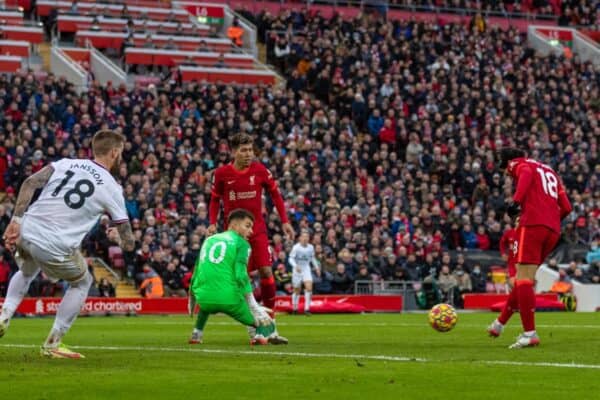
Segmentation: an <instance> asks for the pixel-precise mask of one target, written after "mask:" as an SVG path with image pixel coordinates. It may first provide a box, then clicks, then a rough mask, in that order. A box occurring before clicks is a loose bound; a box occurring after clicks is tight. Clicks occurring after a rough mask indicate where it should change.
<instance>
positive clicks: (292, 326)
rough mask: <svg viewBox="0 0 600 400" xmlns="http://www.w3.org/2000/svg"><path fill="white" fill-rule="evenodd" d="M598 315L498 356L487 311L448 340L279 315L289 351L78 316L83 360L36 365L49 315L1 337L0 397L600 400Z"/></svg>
mask: <svg viewBox="0 0 600 400" xmlns="http://www.w3.org/2000/svg"><path fill="white" fill-rule="evenodd" d="M599 317H600V315H599V314H584V313H582V314H574V313H540V314H538V315H537V323H538V332H539V333H540V336H541V339H542V345H541V346H540V347H538V348H534V349H523V350H508V349H507V346H508V345H509V344H511V343H512V342H513V341H514V339H515V337H516V335H517V334H518V333H519V325H520V324H519V320H518V315H517V316H516V318H515V319H514V320H513V321H511V322H512V323H511V324H510V325H509V326H508V328H507V329H506V331H505V333H504V335H503V336H502V337H501V338H498V339H495V340H494V339H490V338H488V337H487V336H486V335H485V327H486V325H487V324H488V323H489V322H490V321H491V320H492V319H493V315H492V314H483V313H482V314H460V316H459V322H458V325H457V326H456V328H455V329H454V330H453V331H451V332H448V333H438V332H435V331H434V330H433V329H431V328H430V327H429V326H428V325H427V322H426V315H424V314H403V315H396V314H379V315H377V314H366V315H323V316H319V315H315V316H312V317H304V316H287V315H281V316H278V323H279V330H280V333H281V334H283V335H285V336H287V337H288V338H289V339H290V344H289V345H288V346H263V347H250V346H249V345H248V344H247V343H248V341H247V335H246V331H245V329H244V328H243V327H241V326H239V325H237V324H236V323H234V322H233V321H232V320H230V319H228V318H227V317H222V316H216V317H211V319H210V320H209V323H208V326H207V330H206V332H205V343H204V344H203V345H199V346H190V345H188V344H187V337H188V335H189V333H190V330H191V326H192V321H191V320H190V319H189V318H186V317H181V316H178V317H174V316H170V317H131V318H127V317H93V318H80V319H79V320H78V321H77V322H76V324H75V326H74V327H73V329H72V330H71V332H70V333H69V334H68V336H67V337H66V338H65V342H66V343H67V344H69V345H71V346H72V348H76V349H77V350H78V351H81V352H82V353H83V354H85V355H86V356H87V358H86V359H84V360H48V359H43V358H40V356H39V345H40V344H41V343H42V342H43V340H44V339H45V337H46V334H47V331H48V330H49V328H50V326H51V324H52V320H51V319H15V320H13V322H12V325H11V327H10V329H9V331H8V333H7V335H6V336H5V337H4V338H2V339H0V384H1V385H2V386H1V389H0V399H19V400H29V399H59V398H60V399H141V398H144V399H182V400H187V399H228V398H235V399H252V400H257V399H282V400H285V399H304V400H306V399H313V398H327V399H370V398H371V399H374V400H375V399H376V400H379V399H387V398H394V399H412V398H418V399H508V398H511V399H527V400H532V399H544V400H549V399H563V400H564V399H569V400H571V399H592V398H599V396H600V395H599V394H598V393H600V319H599Z"/></svg>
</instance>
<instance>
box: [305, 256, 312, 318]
mask: <svg viewBox="0 0 600 400" xmlns="http://www.w3.org/2000/svg"><path fill="white" fill-rule="evenodd" d="M302 283H303V284H304V315H311V314H310V303H311V301H312V289H313V285H312V283H313V281H312V272H311V270H310V267H309V266H306V267H305V268H304V270H303V271H302Z"/></svg>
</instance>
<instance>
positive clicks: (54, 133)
mask: <svg viewBox="0 0 600 400" xmlns="http://www.w3.org/2000/svg"><path fill="white" fill-rule="evenodd" d="M255 20H256V21H257V25H258V28H259V30H260V31H262V32H263V33H265V32H268V31H271V30H273V29H275V30H284V31H288V32H294V34H284V35H281V36H280V35H277V34H273V35H267V37H268V39H269V40H268V42H267V54H268V57H269V60H270V61H271V62H273V63H274V64H276V65H278V66H279V67H280V68H281V69H282V73H284V74H285V76H286V77H287V78H288V81H287V86H286V87H283V88H281V87H275V88H271V87H265V86H256V87H234V86H216V85H210V84H199V83H189V84H177V83H176V82H174V81H167V82H165V83H164V84H160V85H157V86H155V85H150V86H148V87H142V86H137V87H135V88H134V89H133V90H129V91H128V90H127V89H126V88H125V87H124V86H123V87H114V86H112V85H108V86H105V87H101V86H100V85H98V84H96V83H92V85H91V88H90V90H89V92H88V93H84V94H81V95H77V94H76V92H75V91H74V88H73V86H72V85H70V84H69V83H68V82H66V81H65V80H64V79H63V78H60V77H55V76H53V75H52V74H49V75H48V76H47V78H45V79H36V78H35V77H34V76H33V75H32V74H27V75H25V76H14V77H7V76H5V75H2V76H0V145H1V147H0V191H1V192H4V193H5V195H4V198H3V199H2V201H0V207H2V208H1V210H0V224H4V225H5V224H6V222H7V220H8V217H9V216H10V214H11V212H12V209H13V207H14V202H15V198H16V193H18V190H19V187H20V185H21V183H22V182H23V180H24V179H25V178H26V177H27V176H29V175H30V174H31V173H34V172H36V171H38V170H39V169H40V168H42V167H43V165H45V164H46V163H48V162H51V161H53V160H56V159H58V158H61V157H90V156H91V151H90V138H91V136H92V135H93V133H94V132H96V131H97V130H98V129H102V128H110V129H116V130H119V131H120V132H122V133H123V134H124V135H125V136H126V137H127V143H126V146H125V151H124V161H123V164H122V166H121V169H120V172H119V174H118V176H117V179H118V181H119V182H120V183H121V184H122V185H123V188H124V190H125V201H126V207H127V210H128V213H129V216H130V218H131V222H132V226H133V231H134V234H135V236H136V239H137V241H138V242H137V249H136V251H135V252H133V253H129V254H125V255H124V257H125V273H126V274H127V276H128V277H129V278H130V279H131V280H133V281H135V282H136V283H137V284H138V285H140V286H143V289H144V291H145V293H146V295H148V291H147V290H146V288H147V284H146V286H144V285H145V284H144V282H146V281H147V280H148V279H150V278H152V279H153V282H158V280H157V279H154V278H155V275H156V277H158V278H159V279H160V281H161V286H162V288H161V290H164V292H165V293H167V295H181V294H183V291H182V290H185V288H186V285H187V283H186V282H187V280H189V274H190V272H191V270H192V269H193V266H194V263H195V259H196V256H197V253H198V250H199V248H200V245H201V243H202V240H203V239H204V237H205V235H206V228H207V226H208V216H207V204H208V200H209V196H210V180H211V174H212V171H213V170H214V168H216V167H217V166H219V165H222V164H223V163H226V162H228V161H229V146H228V142H227V138H228V137H229V136H230V135H231V134H232V133H235V132H239V131H244V132H248V133H250V134H252V135H254V136H255V138H256V140H257V141H256V142H257V157H258V159H259V160H260V161H262V162H263V163H264V164H265V165H266V166H267V167H268V168H269V169H270V170H271V171H272V172H273V174H274V176H275V177H276V178H277V179H278V181H279V188H280V190H281V192H282V194H283V196H284V199H285V203H286V207H287V210H288V211H289V214H290V217H291V221H292V223H293V225H294V226H295V228H296V229H297V230H300V229H308V230H309V231H310V233H311V240H312V243H313V244H314V245H315V249H316V252H317V259H318V260H319V261H320V263H321V268H320V270H319V272H317V273H316V276H315V291H316V292H320V293H347V292H351V291H352V290H353V289H354V281H355V280H356V279H360V280H363V279H366V280H370V279H374V280H405V281H411V280H423V279H426V278H427V277H430V276H433V277H435V278H436V279H440V280H441V281H444V280H445V279H446V278H447V281H448V282H449V284H450V285H451V286H452V287H454V284H456V285H455V286H456V287H457V288H458V290H459V291H460V292H465V291H484V290H485V276H486V274H485V268H482V266H475V265H469V264H468V262H466V261H465V260H464V258H465V257H463V256H462V254H463V253H464V254H469V253H471V252H478V251H486V250H498V245H499V241H500V238H501V236H502V233H503V231H504V230H505V229H506V228H507V227H509V226H510V225H511V220H510V219H509V218H508V217H507V216H506V215H505V213H504V200H505V198H506V197H507V196H510V195H511V191H512V189H511V182H510V181H509V180H508V179H507V178H505V177H504V176H503V175H502V173H501V172H500V171H499V170H498V169H497V168H496V166H495V163H494V151H495V150H496V149H498V148H499V147H501V146H507V145H510V146H519V147H523V148H526V149H527V151H528V152H529V153H530V155H531V156H532V157H533V158H536V159H539V160H541V161H543V162H546V163H548V164H549V165H551V166H552V167H553V168H555V169H556V170H557V171H558V172H559V174H560V175H561V177H562V179H563V181H564V184H565V186H566V188H567V190H568V195H569V198H570V199H571V201H572V203H573V206H574V212H573V213H572V214H571V215H570V216H569V217H568V218H567V219H566V221H565V222H564V226H565V233H564V235H563V236H564V240H565V241H566V242H567V243H569V244H571V245H576V244H579V245H583V246H589V245H590V243H591V242H592V240H594V239H597V238H598V237H600V228H599V225H598V217H599V216H600V164H599V163H598V138H599V136H600V126H598V116H599V112H600V100H599V99H600V96H599V94H600V93H599V86H598V82H599V80H600V74H599V72H598V71H597V70H595V69H594V66H593V65H591V64H586V63H581V62H579V61H578V60H577V58H576V57H575V58H573V59H571V60H568V59H565V58H561V57H555V56H550V57H546V58H542V57H540V56H538V55H536V54H535V52H534V51H533V50H531V49H529V48H527V46H526V43H525V37H524V36H523V35H521V34H519V33H518V32H517V31H516V30H507V31H503V30H499V29H496V28H487V27H485V26H483V27H480V26H477V25H473V26H463V25H458V24H448V25H445V26H438V25H435V24H426V23H416V22H411V21H390V22H383V21H382V20H380V19H377V17H376V16H375V15H370V16H368V15H365V16H360V17H357V18H355V19H353V20H343V19H341V18H340V17H339V16H336V17H334V18H332V19H330V20H326V19H324V18H322V17H320V16H319V15H318V14H316V15H308V14H306V13H298V12H283V13H282V14H281V15H278V16H272V15H269V14H267V13H262V14H260V15H257V16H256V17H255ZM259 37H265V36H264V35H259ZM268 201H269V200H267V203H266V205H265V214H266V220H267V224H268V229H269V232H270V237H271V238H272V246H273V250H274V252H273V254H274V259H275V260H274V264H273V267H274V270H275V272H276V274H275V275H276V279H277V282H278V288H279V290H280V291H282V292H286V291H289V273H288V272H287V271H289V268H288V265H287V260H286V259H287V254H288V252H289V250H290V248H291V245H292V244H293V243H289V242H286V241H285V240H284V237H283V234H282V231H281V224H280V223H279V220H278V217H277V216H276V214H275V213H274V212H273V207H271V204H269V202H268ZM108 225H109V221H107V220H104V221H101V222H100V223H99V224H98V226H97V227H96V228H95V229H94V230H93V231H92V232H91V234H90V235H89V237H88V239H87V240H86V242H85V244H84V249H85V251H86V253H87V254H88V255H95V256H100V257H104V258H107V259H108V251H109V250H108V247H110V243H107V241H106V232H105V231H106V229H107V227H108ZM451 251H452V252H453V254H454V252H457V254H458V256H456V257H454V258H453V257H451V255H450V252H451ZM6 254H7V253H5V255H6ZM461 258H462V261H460V259H461ZM108 261H110V260H108ZM153 273H155V275H154V274H153ZM446 273H447V274H446ZM1 277H2V274H1V273H0V278H1ZM450 277H452V278H450ZM591 279H593V277H592V278H591ZM1 285H2V283H1V282H0V288H1ZM167 287H168V288H167Z"/></svg>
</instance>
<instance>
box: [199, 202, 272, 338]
mask: <svg viewBox="0 0 600 400" xmlns="http://www.w3.org/2000/svg"><path fill="white" fill-rule="evenodd" d="M253 225H254V216H253V215H252V214H251V213H250V212H248V211H246V210H244V209H236V210H233V211H232V212H231V213H230V214H229V217H228V224H227V226H228V230H227V231H226V232H222V233H218V234H216V235H213V236H210V237H208V238H207V239H206V240H205V241H204V244H203V245H202V248H201V249H200V257H199V258H198V261H197V262H196V268H195V270H194V274H193V276H192V281H191V285H190V294H189V301H188V311H189V313H190V315H193V312H194V308H195V306H196V304H198V305H199V306H200V312H199V313H198V320H197V321H196V327H195V328H194V330H193V332H192V336H191V338H190V340H189V343H190V344H199V343H202V339H203V332H204V326H205V325H206V321H207V320H208V316H209V315H210V314H216V313H224V314H227V315H229V316H230V317H232V318H233V319H235V320H236V321H238V322H241V323H242V324H244V325H246V326H248V327H253V328H256V335H255V336H254V338H253V339H252V340H251V341H250V344H267V343H268V342H269V337H270V336H271V334H272V333H273V332H275V324H274V322H273V320H272V319H271V317H270V316H269V314H268V312H269V311H270V310H269V309H266V308H263V307H261V306H259V305H258V303H257V302H256V300H255V299H254V296H253V295H252V286H251V284H250V278H248V272H247V269H246V267H247V264H248V258H249V257H250V244H249V243H248V241H247V238H248V237H249V236H250V234H252V226H253Z"/></svg>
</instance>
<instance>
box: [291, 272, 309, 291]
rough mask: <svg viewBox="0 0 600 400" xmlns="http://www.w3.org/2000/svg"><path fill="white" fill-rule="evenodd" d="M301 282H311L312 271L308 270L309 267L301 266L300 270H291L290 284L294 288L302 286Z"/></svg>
mask: <svg viewBox="0 0 600 400" xmlns="http://www.w3.org/2000/svg"><path fill="white" fill-rule="evenodd" d="M302 282H312V273H311V272H310V268H302V271H301V272H296V269H295V268H294V271H293V272H292V286H293V287H295V288H299V287H302Z"/></svg>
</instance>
